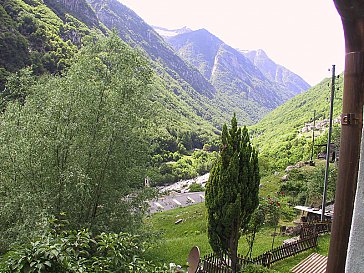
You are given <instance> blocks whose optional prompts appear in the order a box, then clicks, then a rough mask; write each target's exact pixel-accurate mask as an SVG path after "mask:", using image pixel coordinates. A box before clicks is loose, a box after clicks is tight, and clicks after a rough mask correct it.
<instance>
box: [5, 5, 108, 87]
mask: <svg viewBox="0 0 364 273" xmlns="http://www.w3.org/2000/svg"><path fill="white" fill-rule="evenodd" d="M3 2H4V1H3ZM0 14H1V16H0V18H1V19H0V23H1V24H0V25H1V27H0V28H1V34H0V45H1V46H0V48H1V54H0V56H1V57H0V67H1V68H3V69H5V71H8V72H16V71H18V70H19V69H21V68H24V67H26V66H29V65H30V66H31V69H32V71H33V73H34V74H36V75H41V74H43V73H45V72H48V73H52V74H55V73H60V72H61V71H64V70H65V68H67V67H69V65H70V64H71V59H72V58H73V56H74V54H75V53H76V52H77V50H78V48H79V47H80V46H81V45H83V44H84V41H85V40H87V39H88V38H90V37H98V36H101V35H103V34H102V30H100V29H96V28H94V29H91V28H89V27H87V26H86V25H85V24H84V23H82V22H80V21H78V20H77V19H76V18H74V17H73V16H71V15H67V16H66V15H65V16H63V17H62V19H61V18H60V17H58V16H57V15H56V14H55V13H54V12H53V10H52V9H51V8H49V7H48V6H47V5H46V4H44V3H43V1H20V0H7V1H5V3H3V4H2V5H1V6H0ZM4 84H5V78H0V88H1V89H0V90H2V89H3V86H4Z"/></svg>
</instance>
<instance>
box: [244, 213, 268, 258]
mask: <svg viewBox="0 0 364 273" xmlns="http://www.w3.org/2000/svg"><path fill="white" fill-rule="evenodd" d="M264 220H265V211H264V210H263V207H262V206H258V208H256V210H255V211H254V212H253V214H252V216H251V218H250V221H249V223H248V225H247V227H246V228H245V230H244V233H245V239H246V241H247V243H248V246H249V250H248V252H247V254H246V256H247V257H249V258H251V256H252V253H253V246H254V241H255V236H256V234H257V232H258V231H259V230H260V229H261V228H262V227H263V225H264Z"/></svg>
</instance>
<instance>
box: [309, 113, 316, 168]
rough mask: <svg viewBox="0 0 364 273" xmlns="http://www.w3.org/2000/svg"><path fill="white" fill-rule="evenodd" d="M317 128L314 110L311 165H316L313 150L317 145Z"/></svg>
mask: <svg viewBox="0 0 364 273" xmlns="http://www.w3.org/2000/svg"><path fill="white" fill-rule="evenodd" d="M315 128H316V110H313V128H312V149H311V161H310V165H311V166H314V165H315V164H314V162H313V151H314V147H315Z"/></svg>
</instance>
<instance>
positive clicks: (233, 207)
mask: <svg viewBox="0 0 364 273" xmlns="http://www.w3.org/2000/svg"><path fill="white" fill-rule="evenodd" d="M259 181H260V176H259V168H258V154H257V152H256V151H255V150H254V148H253V147H252V145H251V143H250V140H249V135H248V130H247V129H246V127H244V128H243V129H240V128H238V126H237V121H236V117H235V115H234V117H233V118H232V120H231V129H230V130H229V131H228V128H227V126H226V124H225V125H224V126H223V130H222V136H221V152H220V156H219V158H218V160H217V162H216V163H215V165H214V167H213V169H212V171H211V174H210V177H209V180H208V182H207V186H206V207H207V211H208V235H209V242H210V244H211V247H212V249H213V250H214V252H215V253H224V252H225V253H227V254H228V255H229V256H230V258H231V261H232V270H233V271H234V272H235V271H236V264H237V248H238V241H239V238H240V230H241V229H242V230H244V229H245V228H246V226H247V225H248V223H249V220H250V217H251V214H252V213H253V211H254V210H255V208H256V207H257V206H258V202H259V200H258V191H259Z"/></svg>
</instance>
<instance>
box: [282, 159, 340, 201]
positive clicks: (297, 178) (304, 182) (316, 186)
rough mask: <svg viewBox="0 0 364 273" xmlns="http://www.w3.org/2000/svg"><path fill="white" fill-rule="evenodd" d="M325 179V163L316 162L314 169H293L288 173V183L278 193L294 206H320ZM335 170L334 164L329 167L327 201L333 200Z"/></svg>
mask: <svg viewBox="0 0 364 273" xmlns="http://www.w3.org/2000/svg"><path fill="white" fill-rule="evenodd" d="M324 178H325V162H324V161H321V162H320V161H316V166H315V167H304V168H300V169H293V170H291V171H290V172H289V176H288V181H286V182H283V183H282V184H281V186H280V191H281V192H284V193H285V194H286V195H287V197H288V201H289V202H290V203H291V204H295V205H307V206H318V205H321V200H322V193H323V186H324ZM336 179H337V169H336V166H335V164H330V166H329V177H328V187H327V200H328V201H329V200H333V199H334V197H335V190H336Z"/></svg>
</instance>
